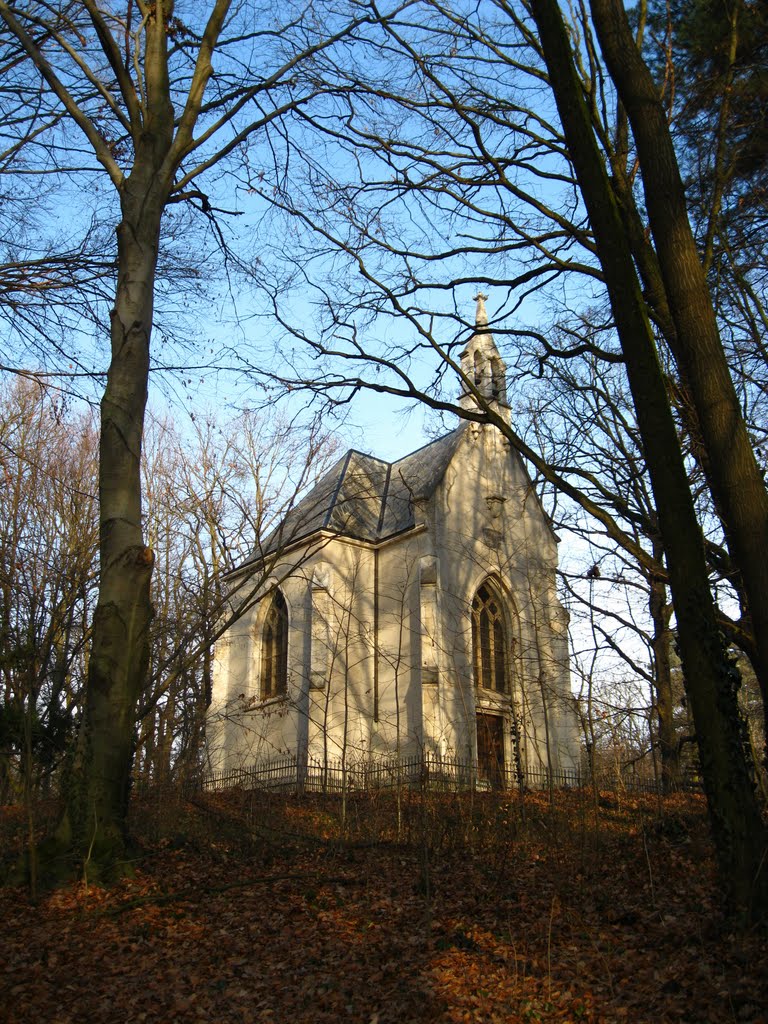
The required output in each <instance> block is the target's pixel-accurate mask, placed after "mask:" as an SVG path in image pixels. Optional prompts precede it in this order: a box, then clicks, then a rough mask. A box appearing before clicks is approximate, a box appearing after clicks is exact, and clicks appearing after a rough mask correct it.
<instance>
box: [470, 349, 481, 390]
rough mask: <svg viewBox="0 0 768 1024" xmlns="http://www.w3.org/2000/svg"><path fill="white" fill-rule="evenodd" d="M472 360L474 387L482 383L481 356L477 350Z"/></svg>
mask: <svg viewBox="0 0 768 1024" xmlns="http://www.w3.org/2000/svg"><path fill="white" fill-rule="evenodd" d="M472 362H473V365H474V370H475V387H479V386H480V385H481V384H482V383H483V357H482V356H481V355H480V353H479V352H478V351H477V350H476V351H475V355H474V359H473V361H472Z"/></svg>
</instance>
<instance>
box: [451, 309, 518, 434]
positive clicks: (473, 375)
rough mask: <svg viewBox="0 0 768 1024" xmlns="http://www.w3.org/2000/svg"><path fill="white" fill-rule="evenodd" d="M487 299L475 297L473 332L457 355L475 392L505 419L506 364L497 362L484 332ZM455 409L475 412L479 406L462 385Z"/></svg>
mask: <svg viewBox="0 0 768 1024" xmlns="http://www.w3.org/2000/svg"><path fill="white" fill-rule="evenodd" d="M487 298H488V296H487V295H483V294H482V293H478V294H477V295H476V296H475V301H476V303H477V307H476V310H475V330H474V333H473V335H472V337H471V338H470V340H469V344H468V345H467V347H466V348H465V349H464V351H463V352H462V353H461V356H460V359H461V369H462V372H463V374H464V376H465V377H466V378H467V379H468V380H469V381H471V382H472V384H473V385H474V387H475V390H476V391H477V392H478V393H479V394H480V395H481V396H482V397H483V398H484V399H486V401H487V402H488V403H489V404H490V405H491V406H492V407H493V408H494V409H495V411H496V412H500V413H501V414H502V415H503V416H504V417H505V419H508V418H509V403H508V401H507V364H506V363H505V362H504V360H503V359H502V358H501V354H500V353H499V350H498V349H497V348H496V342H495V341H494V340H493V335H492V334H491V332H490V330H489V329H488V313H487V312H486V309H485V300H486V299H487ZM459 405H460V406H461V407H462V408H463V409H473V408H477V407H478V405H479V403H478V400H477V398H476V397H475V395H474V394H473V392H472V391H470V390H469V388H467V387H466V385H463V386H462V392H461V395H460V397H459Z"/></svg>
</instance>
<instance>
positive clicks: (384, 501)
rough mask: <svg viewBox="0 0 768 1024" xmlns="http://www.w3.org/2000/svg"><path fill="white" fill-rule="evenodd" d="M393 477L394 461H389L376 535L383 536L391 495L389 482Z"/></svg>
mask: <svg viewBox="0 0 768 1024" xmlns="http://www.w3.org/2000/svg"><path fill="white" fill-rule="evenodd" d="M391 479H392V463H391V462H388V463H387V479H386V480H385V481H384V490H383V492H382V495H381V511H380V512H379V522H378V524H377V526H376V537H377V538H379V537H381V529H382V527H383V526H384V512H385V510H386V508H387V497H388V496H389V482H390V480H391Z"/></svg>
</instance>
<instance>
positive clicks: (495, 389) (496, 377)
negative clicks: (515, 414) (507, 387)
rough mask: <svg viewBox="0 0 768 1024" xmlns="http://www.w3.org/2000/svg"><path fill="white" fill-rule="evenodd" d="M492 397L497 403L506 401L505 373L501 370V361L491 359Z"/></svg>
mask: <svg viewBox="0 0 768 1024" xmlns="http://www.w3.org/2000/svg"><path fill="white" fill-rule="evenodd" d="M491 396H492V397H493V398H495V399H496V401H497V402H502V401H503V400H504V371H503V370H502V368H501V360H500V359H496V358H493V359H491Z"/></svg>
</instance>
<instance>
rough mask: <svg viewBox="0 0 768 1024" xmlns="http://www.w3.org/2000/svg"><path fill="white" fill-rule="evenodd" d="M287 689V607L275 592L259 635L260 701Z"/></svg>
mask: <svg viewBox="0 0 768 1024" xmlns="http://www.w3.org/2000/svg"><path fill="white" fill-rule="evenodd" d="M287 688H288V606H287V605H286V603H285V598H284V597H283V595H282V593H281V592H280V591H279V590H276V591H275V593H274V595H273V597H272V601H271V602H270V605H269V609H268V611H267V617H266V619H265V621H264V631H263V633H262V635H261V699H262V700H268V699H269V698H270V697H278V696H280V694H283V693H285V692H286V690H287Z"/></svg>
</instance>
